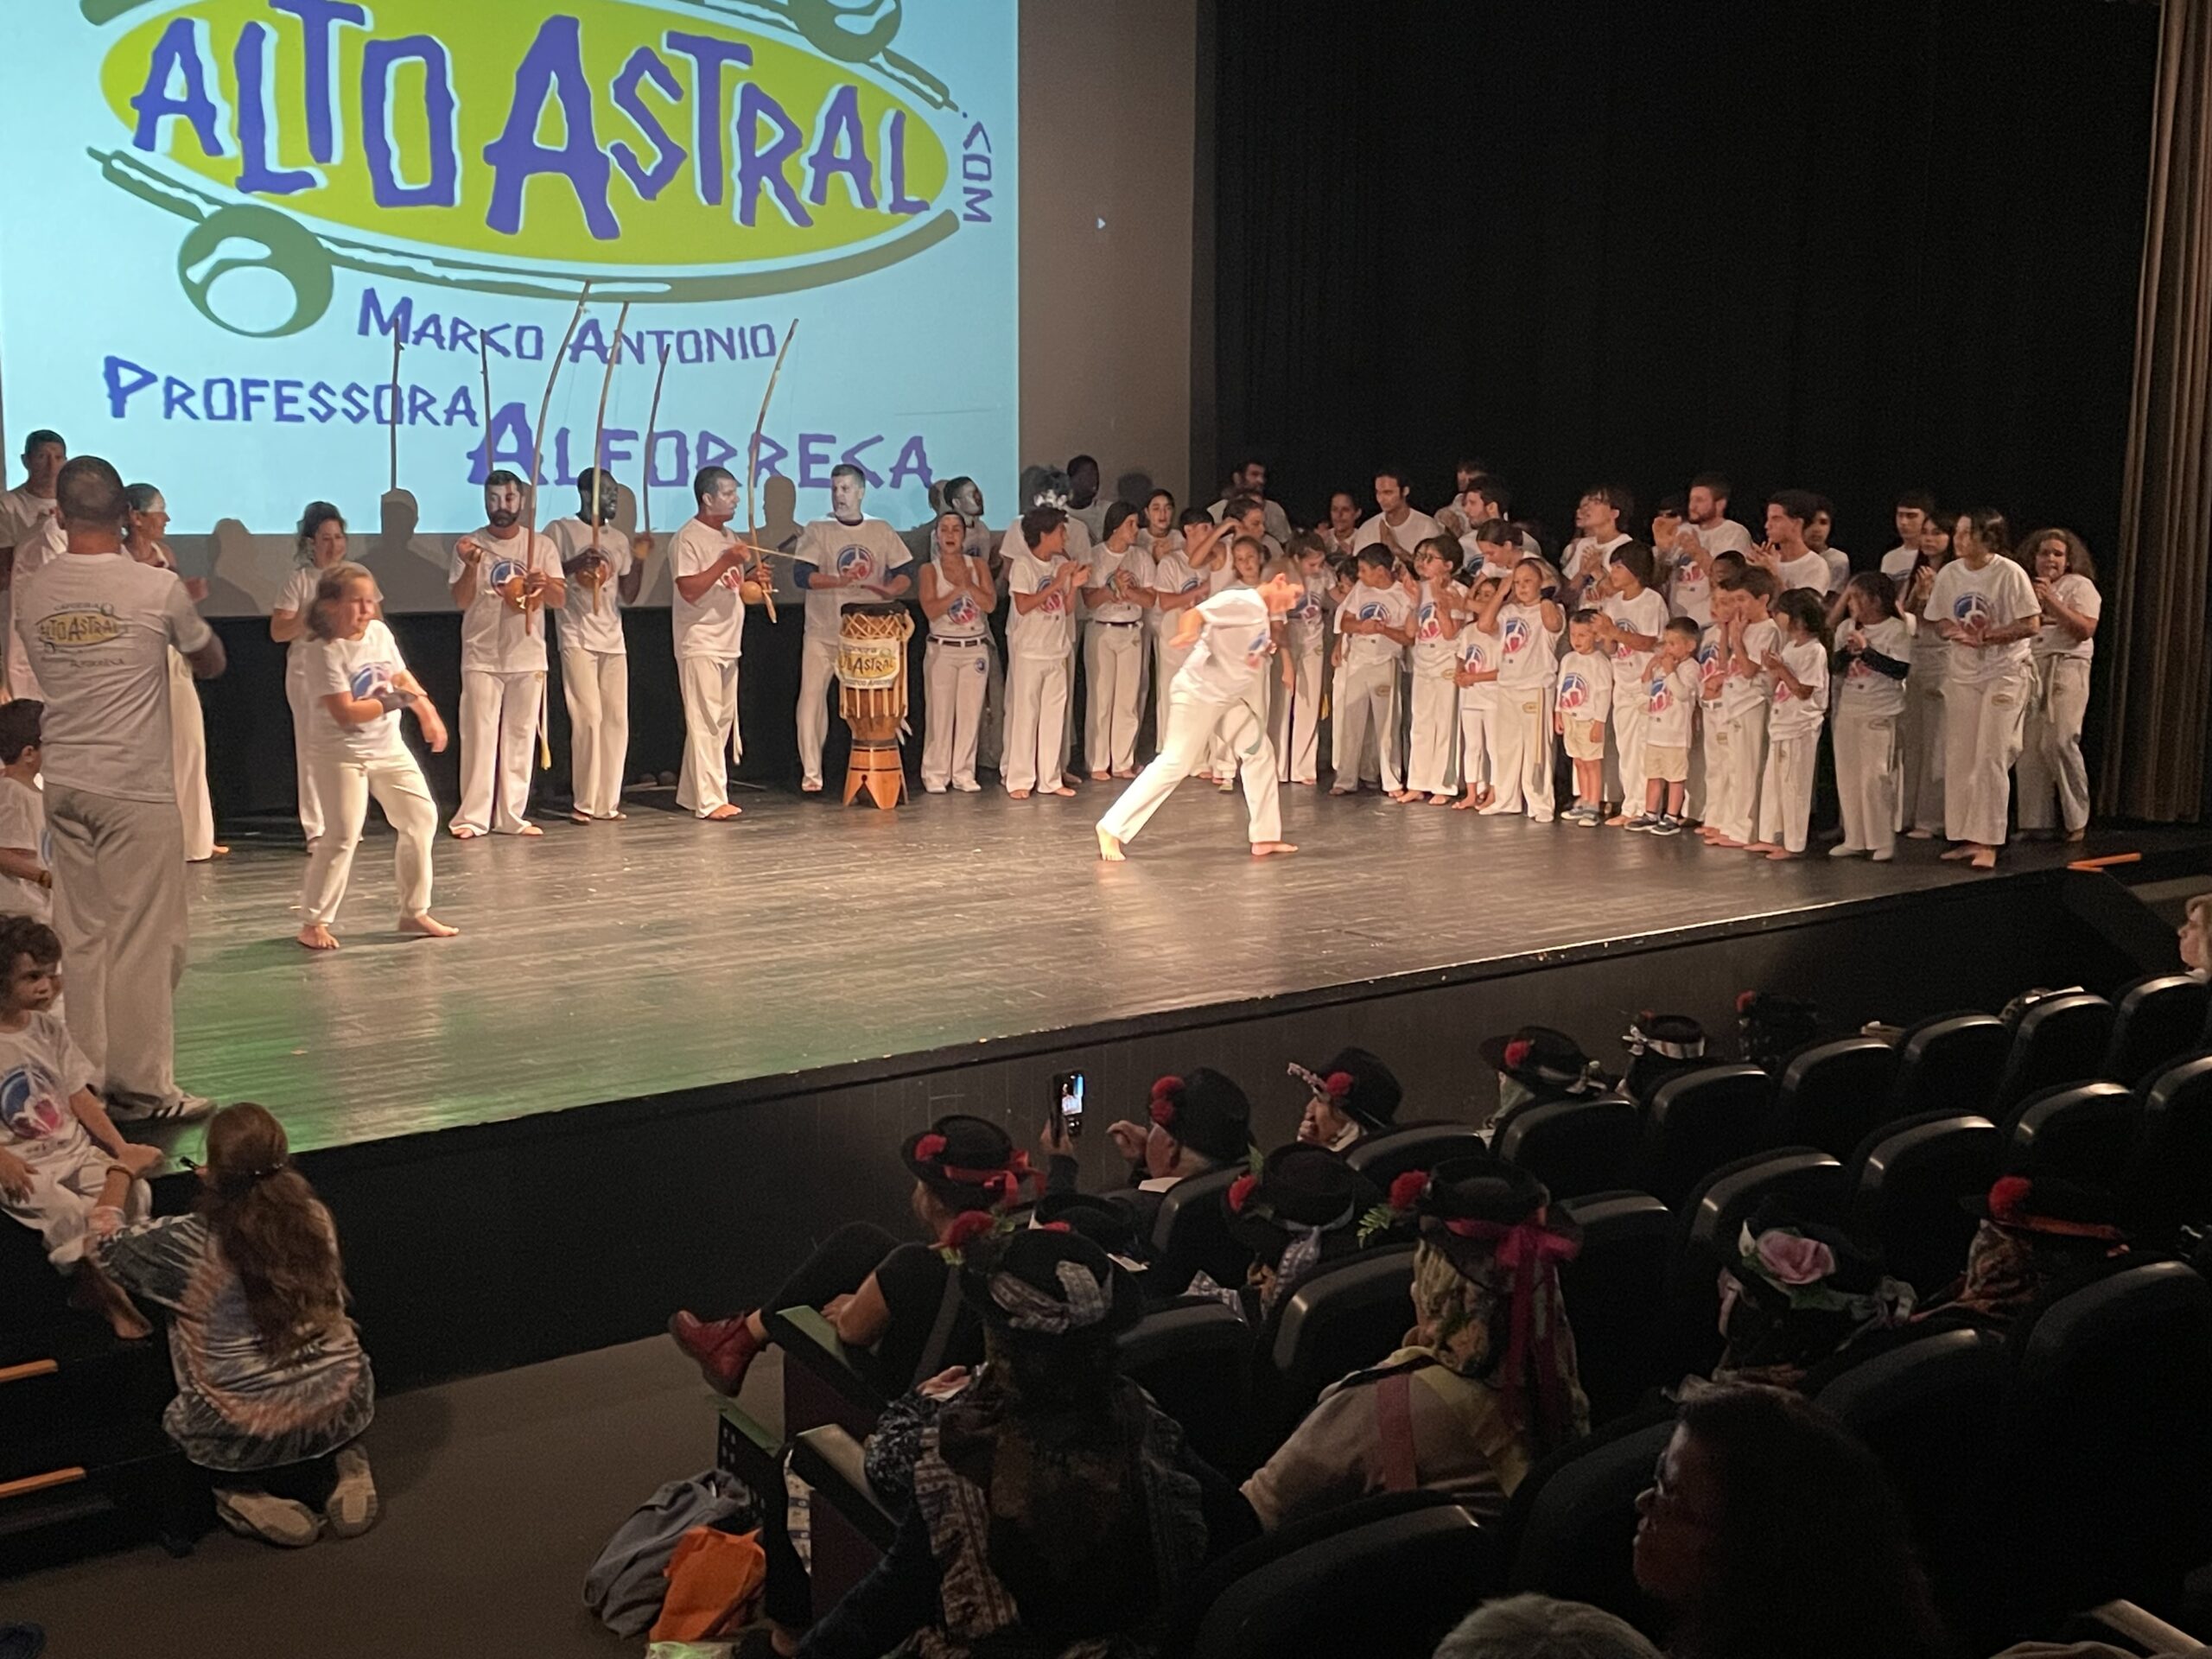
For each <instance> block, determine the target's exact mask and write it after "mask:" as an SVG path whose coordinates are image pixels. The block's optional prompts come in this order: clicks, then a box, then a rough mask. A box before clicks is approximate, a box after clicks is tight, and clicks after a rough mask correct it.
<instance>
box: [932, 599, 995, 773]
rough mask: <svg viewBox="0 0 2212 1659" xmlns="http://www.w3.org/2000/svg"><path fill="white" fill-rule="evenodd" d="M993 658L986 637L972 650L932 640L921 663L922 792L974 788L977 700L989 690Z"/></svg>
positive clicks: (978, 728)
mask: <svg viewBox="0 0 2212 1659" xmlns="http://www.w3.org/2000/svg"><path fill="white" fill-rule="evenodd" d="M997 655H998V652H997V650H996V648H995V647H994V646H993V645H992V644H991V639H990V636H989V635H988V634H985V635H983V636H982V638H980V639H976V641H975V643H974V644H972V645H950V644H948V643H946V642H945V641H944V640H942V639H932V640H931V641H930V643H929V646H928V649H927V651H926V652H925V654H924V656H923V658H922V690H923V694H924V696H925V697H926V698H927V699H928V701H927V702H925V704H924V705H923V726H924V730H923V733H922V787H923V788H924V789H926V790H929V791H931V792H933V793H934V792H937V791H942V790H943V789H944V787H945V785H948V784H957V785H960V787H961V788H963V789H973V788H974V787H975V786H976V738H977V736H978V735H979V734H980V733H981V732H982V720H983V694H984V692H985V691H986V690H988V688H989V685H990V678H991V659H992V658H995V657H996V656H997Z"/></svg>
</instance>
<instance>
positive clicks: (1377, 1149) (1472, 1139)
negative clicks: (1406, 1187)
mask: <svg viewBox="0 0 2212 1659" xmlns="http://www.w3.org/2000/svg"><path fill="white" fill-rule="evenodd" d="M1483 1149H1484V1148H1483V1138H1482V1136H1481V1135H1478V1134H1477V1133H1476V1132H1475V1131H1474V1130H1473V1129H1472V1128H1469V1127H1468V1126H1467V1125H1466V1124H1465V1123H1408V1124H1407V1125H1406V1126H1404V1127H1403V1128H1395V1129H1391V1130H1389V1131H1388V1132H1387V1133H1385V1134H1383V1135H1369V1136H1368V1137H1367V1138H1366V1139H1365V1140H1364V1141H1359V1142H1358V1143H1357V1144H1356V1145H1355V1146H1354V1147H1352V1149H1351V1151H1350V1152H1348V1153H1346V1154H1344V1162H1346V1163H1348V1164H1350V1165H1351V1166H1352V1167H1353V1168H1354V1169H1356V1170H1357V1171H1358V1172H1359V1173H1361V1174H1363V1175H1364V1176H1366V1177H1367V1179H1369V1180H1370V1181H1372V1182H1374V1183H1375V1185H1376V1186H1378V1187H1380V1188H1382V1189H1383V1191H1384V1192H1388V1191H1389V1187H1390V1183H1391V1182H1392V1181H1393V1180H1395V1179H1397V1177H1399V1176H1400V1175H1402V1174H1404V1173H1406V1171H1408V1170H1409V1169H1434V1168H1435V1167H1436V1166H1437V1165H1439V1164H1440V1163H1442V1162H1443V1161H1444V1160H1446V1159H1447V1158H1464V1157H1465V1156H1466V1155H1467V1154H1469V1153H1475V1152H1480V1151H1482V1150H1483Z"/></svg>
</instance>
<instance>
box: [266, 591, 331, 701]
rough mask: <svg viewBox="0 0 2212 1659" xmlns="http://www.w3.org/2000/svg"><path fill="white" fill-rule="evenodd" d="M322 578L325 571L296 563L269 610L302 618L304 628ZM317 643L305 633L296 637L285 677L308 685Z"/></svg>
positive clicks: (288, 650)
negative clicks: (311, 656)
mask: <svg viewBox="0 0 2212 1659" xmlns="http://www.w3.org/2000/svg"><path fill="white" fill-rule="evenodd" d="M321 581H322V572H321V570H319V569H316V568H315V566H314V565H311V564H296V565H294V566H293V567H292V574H291V575H289V576H287V577H285V578H284V586H283V589H282V590H281V591H279V592H278V594H277V602H276V603H275V604H274V605H271V606H270V607H269V609H270V613H271V614H272V615H273V614H274V613H277V612H278V611H283V612H284V613H286V614H287V615H290V616H296V617H298V618H299V619H300V626H301V627H302V630H304V629H305V628H306V626H307V620H308V606H310V605H312V604H314V603H315V587H316V585H317V584H318V583H320V582H321ZM314 643H315V642H314V641H313V640H311V639H308V636H307V634H306V633H305V632H299V633H296V634H294V635H293V636H292V638H291V640H290V642H289V643H288V644H287V645H285V647H284V677H285V678H286V679H287V680H291V681H297V682H298V683H300V684H302V685H304V684H306V683H307V682H306V679H305V678H304V676H305V675H306V673H307V660H308V657H307V652H308V646H309V645H312V644H314Z"/></svg>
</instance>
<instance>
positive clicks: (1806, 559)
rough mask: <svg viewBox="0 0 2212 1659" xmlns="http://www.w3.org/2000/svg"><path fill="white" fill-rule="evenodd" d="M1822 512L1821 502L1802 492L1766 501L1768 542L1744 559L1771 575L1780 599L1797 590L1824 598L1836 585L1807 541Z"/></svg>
mask: <svg viewBox="0 0 2212 1659" xmlns="http://www.w3.org/2000/svg"><path fill="white" fill-rule="evenodd" d="M1820 510H1821V503H1820V498H1819V497H1818V496H1815V495H1812V494H1810V493H1807V492H1806V491H1803V490H1777V492H1776V493H1774V494H1772V495H1770V496H1769V497H1768V498H1767V502H1766V540H1765V541H1764V543H1761V544H1760V545H1758V547H1755V548H1753V549H1752V550H1751V551H1750V552H1749V553H1747V554H1745V561H1746V562H1747V563H1751V564H1755V565H1757V566H1758V568H1759V569H1762V570H1766V571H1769V572H1771V573H1772V575H1773V576H1774V579H1775V581H1776V582H1777V584H1779V586H1780V588H1781V592H1780V593H1777V594H1776V595H1775V596H1776V598H1777V599H1779V598H1780V597H1781V595H1782V594H1786V593H1789V591H1790V590H1791V589H1792V588H1810V589H1811V590H1812V591H1813V592H1814V593H1816V594H1821V596H1822V597H1823V598H1825V597H1826V596H1827V594H1828V591H1829V589H1830V588H1832V587H1834V585H1835V580H1834V575H1833V574H1832V573H1831V572H1830V571H1829V569H1828V562H1827V560H1826V559H1824V558H1822V557H1821V556H1820V555H1819V554H1818V553H1816V552H1815V551H1814V550H1813V548H1812V546H1811V545H1810V544H1809V543H1808V542H1807V541H1806V540H1805V527H1806V526H1807V525H1808V524H1811V523H1812V522H1813V515H1814V514H1815V513H1816V512H1819V511H1820Z"/></svg>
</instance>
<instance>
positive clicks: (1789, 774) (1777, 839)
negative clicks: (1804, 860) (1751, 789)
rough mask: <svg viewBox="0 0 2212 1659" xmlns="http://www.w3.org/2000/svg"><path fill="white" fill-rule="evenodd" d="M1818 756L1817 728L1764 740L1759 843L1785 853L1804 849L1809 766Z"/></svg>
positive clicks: (1810, 801) (1809, 813)
mask: <svg viewBox="0 0 2212 1659" xmlns="http://www.w3.org/2000/svg"><path fill="white" fill-rule="evenodd" d="M1820 753H1821V734H1820V729H1819V728H1817V727H1815V728H1814V729H1813V730H1811V731H1809V732H1800V733H1797V734H1795V735H1793V736H1789V737H1770V738H1769V739H1768V740H1767V746H1766V768H1765V770H1764V772H1762V773H1761V774H1760V777H1759V839H1760V840H1761V841H1764V842H1772V843H1774V844H1775V845H1777V846H1779V847H1781V848H1782V849H1783V850H1784V851H1787V852H1792V853H1802V852H1803V851H1804V850H1805V829H1806V826H1807V824H1808V823H1810V821H1811V819H1812V816H1813V766H1814V763H1815V761H1816V760H1818V759H1819V757H1820Z"/></svg>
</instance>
